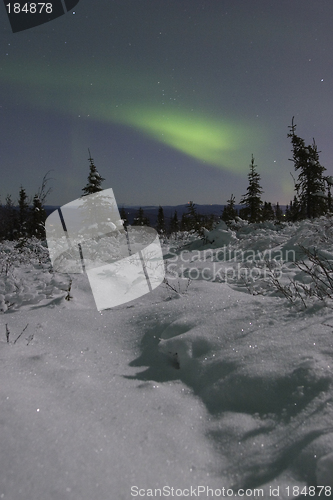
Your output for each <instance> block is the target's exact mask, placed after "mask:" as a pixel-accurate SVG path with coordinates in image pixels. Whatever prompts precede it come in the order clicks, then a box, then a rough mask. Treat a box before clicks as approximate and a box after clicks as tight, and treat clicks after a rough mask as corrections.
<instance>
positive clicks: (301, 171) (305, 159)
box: [288, 117, 327, 219]
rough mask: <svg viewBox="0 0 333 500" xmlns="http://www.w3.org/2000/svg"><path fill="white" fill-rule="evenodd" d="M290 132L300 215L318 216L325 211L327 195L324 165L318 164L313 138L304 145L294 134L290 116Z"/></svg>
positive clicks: (304, 216)
mask: <svg viewBox="0 0 333 500" xmlns="http://www.w3.org/2000/svg"><path fill="white" fill-rule="evenodd" d="M289 129H290V132H289V133H288V137H290V138H291V144H292V151H293V158H292V159H290V161H292V162H293V163H294V167H295V170H296V171H297V172H298V178H297V182H296V183H295V190H296V193H297V199H298V202H299V204H300V207H301V208H300V217H303V218H309V219H310V218H313V217H320V216H321V215H323V214H325V213H326V212H327V197H326V193H325V187H326V186H325V178H324V177H323V174H324V172H325V170H326V168H325V167H323V166H322V165H320V162H319V152H318V150H317V145H316V143H315V140H314V139H313V143H312V145H309V146H305V142H304V140H303V139H302V138H301V137H299V136H298V135H296V133H295V130H296V125H295V124H294V117H293V118H292V123H291V126H289Z"/></svg>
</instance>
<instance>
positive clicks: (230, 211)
mask: <svg viewBox="0 0 333 500" xmlns="http://www.w3.org/2000/svg"><path fill="white" fill-rule="evenodd" d="M235 202H236V200H235V197H234V195H233V194H232V195H231V196H230V199H229V200H227V203H228V205H225V207H224V209H223V212H222V217H221V219H222V220H223V221H224V222H226V223H228V222H230V221H232V220H235V218H236V217H237V210H236V208H235Z"/></svg>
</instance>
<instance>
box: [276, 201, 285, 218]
mask: <svg viewBox="0 0 333 500" xmlns="http://www.w3.org/2000/svg"><path fill="white" fill-rule="evenodd" d="M275 219H276V220H277V221H278V222H281V221H283V219H284V214H283V210H282V208H281V207H280V205H279V202H277V203H276V206H275Z"/></svg>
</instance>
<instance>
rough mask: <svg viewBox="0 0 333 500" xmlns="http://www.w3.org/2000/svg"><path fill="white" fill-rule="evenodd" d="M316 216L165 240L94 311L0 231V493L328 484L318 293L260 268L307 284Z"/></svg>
mask: <svg viewBox="0 0 333 500" xmlns="http://www.w3.org/2000/svg"><path fill="white" fill-rule="evenodd" d="M331 226H332V222H331V220H330V219H321V220H319V221H315V222H309V221H303V222H301V223H297V224H294V225H284V226H283V227H282V226H281V227H278V226H275V225H274V224H271V223H269V224H268V223H266V224H261V225H247V224H245V223H243V222H241V221H239V222H238V224H237V225H236V226H235V227H234V228H233V230H232V231H229V230H227V229H226V228H225V227H223V225H220V226H219V227H218V228H217V229H216V230H215V231H212V232H210V233H207V234H206V239H205V241H201V240H198V239H197V238H194V237H193V236H192V237H191V235H188V239H187V246H186V247H185V248H184V247H183V246H182V245H183V242H184V240H182V242H181V241H180V240H177V239H174V240H172V241H169V242H168V243H165V244H164V254H165V263H166V277H167V278H166V281H167V282H166V283H165V284H162V285H161V286H160V287H158V288H157V289H155V290H154V291H153V292H152V293H150V294H148V295H145V296H143V297H141V298H140V299H137V300H135V301H133V302H130V303H127V304H123V305H122V306H118V307H116V308H114V309H110V310H105V311H102V312H98V311H97V310H96V307H95V303H94V299H93V296H92V294H91V291H90V287H89V283H88V280H87V278H86V276H85V275H71V276H67V275H60V274H54V273H53V272H52V269H51V267H50V263H49V260H48V252H47V249H46V248H45V246H43V245H41V244H40V243H37V242H36V241H35V242H31V244H30V248H28V249H24V250H23V251H20V250H19V249H15V243H13V242H3V243H2V244H0V309H1V311H2V312H1V313H0V357H1V363H0V377H1V384H0V405H1V406H0V408H1V410H0V443H1V447H0V499H2V498H3V499H6V500H21V499H22V500H23V499H24V500H51V499H52V500H53V499H54V500H65V499H66V500H67V499H68V500H69V499H73V500H92V499H94V500H95V499H96V500H113V499H115V500H121V499H124V500H129V499H131V498H167V497H178V498H185V497H191V498H224V497H229V498H230V497H231V496H235V497H236V496H245V497H246V498H258V497H261V498H281V499H287V498H296V497H298V496H299V497H300V498H304V497H305V493H307V496H312V497H315V498H317V497H318V498H327V497H330V496H331V495H330V491H331V490H330V488H331V487H333V479H332V478H333V399H332V397H333V390H332V382H333V375H332V366H333V359H332V356H333V310H332V305H333V302H332V301H331V300H330V299H327V300H319V299H318V298H316V297H307V296H306V292H304V293H303V294H302V292H299V294H298V297H297V293H295V288H293V289H292V290H294V294H293V296H292V297H291V300H290V301H288V300H287V298H285V297H284V296H283V295H282V294H281V293H280V292H278V290H277V288H276V287H275V286H274V285H273V284H272V279H271V278H270V276H271V273H273V272H274V273H275V276H276V277H277V278H278V279H279V281H280V283H281V284H282V285H283V284H285V285H288V283H290V279H294V282H295V283H298V284H299V285H302V286H303V287H306V289H307V290H309V289H311V287H312V286H313V283H312V281H311V279H310V277H309V275H308V274H307V273H306V272H304V271H302V270H300V269H299V268H298V267H297V266H296V265H295V262H294V260H295V259H299V258H301V257H302V251H301V249H300V247H299V244H301V245H304V246H305V247H307V248H311V247H313V246H316V247H318V248H319V249H320V250H321V252H322V255H324V257H325V259H327V260H326V261H325V262H329V261H330V259H331V258H332V259H333V251H332V253H331V242H332V241H333V238H332V234H331V232H332V231H331ZM251 256H252V257H251ZM228 259H229V260H228ZM189 278H190V279H189ZM325 279H326V280H327V276H326V277H324V280H325ZM71 281H72V283H71V288H70V287H69V285H70V282H71ZM69 288H70V290H69ZM298 290H300V289H299V288H298ZM308 295H310V294H309V293H308ZM302 297H303V298H302ZM66 298H67V299H68V298H69V299H70V300H66ZM292 301H294V302H292ZM305 306H306V307H305ZM321 486H326V489H325V488H321ZM310 487H312V488H310ZM304 488H307V489H304ZM309 488H310V489H309ZM245 490H247V491H245Z"/></svg>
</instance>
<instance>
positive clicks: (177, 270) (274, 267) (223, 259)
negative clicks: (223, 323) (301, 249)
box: [166, 246, 296, 282]
mask: <svg viewBox="0 0 333 500" xmlns="http://www.w3.org/2000/svg"><path fill="white" fill-rule="evenodd" d="M170 254H171V257H170ZM295 261H296V253H295V250H291V249H289V250H276V249H267V250H264V251H260V250H251V249H247V250H235V249H230V248H228V247H227V246H224V247H222V248H218V249H211V248H210V249H206V250H202V251H199V250H194V251H193V250H192V251H188V250H182V251H181V252H176V251H174V250H173V249H170V251H169V255H168V258H167V260H166V274H167V276H168V279H179V278H187V279H191V280H205V281H218V282H235V281H240V280H242V281H257V280H258V279H268V278H270V277H271V276H272V272H273V273H274V277H275V278H277V279H280V278H281V277H282V274H283V264H285V263H287V262H295Z"/></svg>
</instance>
